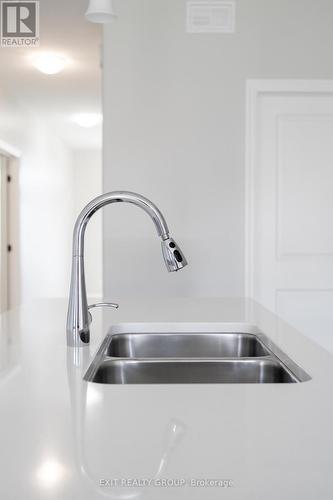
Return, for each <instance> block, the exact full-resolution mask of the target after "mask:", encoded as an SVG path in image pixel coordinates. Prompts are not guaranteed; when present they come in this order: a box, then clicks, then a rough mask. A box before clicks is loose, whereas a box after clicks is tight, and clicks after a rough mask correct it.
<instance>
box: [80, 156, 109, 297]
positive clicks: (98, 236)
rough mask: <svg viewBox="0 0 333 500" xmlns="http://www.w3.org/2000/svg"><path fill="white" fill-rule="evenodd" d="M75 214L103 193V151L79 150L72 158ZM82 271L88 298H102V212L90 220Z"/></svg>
mask: <svg viewBox="0 0 333 500" xmlns="http://www.w3.org/2000/svg"><path fill="white" fill-rule="evenodd" d="M73 167H74V187H75V188H74V210H75V216H77V215H78V214H79V213H80V212H81V210H82V208H83V207H84V206H85V205H86V204H87V203H89V201H91V200H92V199H93V198H95V197H96V196H99V195H100V194H101V193H102V151H100V150H82V151H81V150H78V151H74V154H73ZM85 271H86V286H87V294H88V297H94V298H101V297H102V295H103V290H102V288H103V286H102V212H99V213H96V214H95V215H94V216H93V217H92V219H91V220H90V222H89V224H88V227H87V231H86V238H85Z"/></svg>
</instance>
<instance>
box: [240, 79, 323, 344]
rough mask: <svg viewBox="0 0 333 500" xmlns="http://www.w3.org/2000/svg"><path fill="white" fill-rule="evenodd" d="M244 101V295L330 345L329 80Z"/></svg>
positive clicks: (256, 89)
mask: <svg viewBox="0 0 333 500" xmlns="http://www.w3.org/2000/svg"><path fill="white" fill-rule="evenodd" d="M247 102H248V104H247V106H248V107H247V262H246V267H247V294H248V295H249V296H251V297H253V298H254V299H256V300H257V301H258V302H260V303H262V304H263V305H264V306H266V307H267V308H269V309H270V310H272V311H274V312H276V313H277V314H278V315H279V316H281V317H283V318H284V319H286V320H287V321H288V322H289V323H291V324H293V325H294V326H296V327H297V328H298V329H299V330H301V331H303V332H304V333H305V334H307V335H308V336H310V337H311V338H313V339H314V340H316V341H317V342H319V343H321V344H322V345H323V346H324V347H326V348H328V349H330V350H332V351H333V82H331V81H302V80H301V81H250V82H248V92H247Z"/></svg>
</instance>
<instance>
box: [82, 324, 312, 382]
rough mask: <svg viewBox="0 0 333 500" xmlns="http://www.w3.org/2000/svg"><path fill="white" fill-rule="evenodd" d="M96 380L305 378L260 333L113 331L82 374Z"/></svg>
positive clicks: (268, 380)
mask: <svg viewBox="0 0 333 500" xmlns="http://www.w3.org/2000/svg"><path fill="white" fill-rule="evenodd" d="M84 379H85V380H87V381H90V382H96V383H100V384H264V383H275V384H276V383H297V382H305V381H307V380H310V377H309V375H307V373H305V372H304V370H302V369H301V368H300V367H299V366H298V365H296V364H295V363H294V362H293V361H292V360H291V359H290V358H289V357H288V356H286V354H285V353H283V352H282V351H281V350H280V349H279V348H278V347H277V346H276V345H275V344H273V343H272V342H271V340H270V339H269V338H268V337H266V336H265V335H264V334H263V333H257V334H253V333H241V332H232V333H228V332H221V333H191V332H187V333H178V332H173V333H165V332H163V333H161V332H158V333H154V332H150V333H144V332H141V333H135V332H131V333H120V334H118V333H115V334H110V335H107V336H106V337H105V339H104V341H103V343H102V345H101V347H100V348H99V350H98V352H97V354H96V356H95V358H94V360H93V361H92V363H91V365H90V367H89V369H88V371H87V372H86V374H85V377H84Z"/></svg>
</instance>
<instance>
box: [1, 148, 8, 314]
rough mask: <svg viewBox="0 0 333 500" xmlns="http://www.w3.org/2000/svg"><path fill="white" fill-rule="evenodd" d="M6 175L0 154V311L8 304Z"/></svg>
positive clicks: (4, 159) (6, 168) (4, 158)
mask: <svg viewBox="0 0 333 500" xmlns="http://www.w3.org/2000/svg"><path fill="white" fill-rule="evenodd" d="M7 175H8V160H7V158H6V157H5V156H3V155H1V154H0V312H3V311H5V310H6V309H7V306H8V249H7V245H8V223H7V222H8V221H7V217H8V213H7V191H8V190H7Z"/></svg>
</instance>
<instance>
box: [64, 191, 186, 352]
mask: <svg viewBox="0 0 333 500" xmlns="http://www.w3.org/2000/svg"><path fill="white" fill-rule="evenodd" d="M117 202H127V203H132V204H133V205H136V206H138V207H140V208H142V209H143V210H144V211H145V212H146V213H147V214H148V215H149V216H150V217H151V219H152V221H153V222H154V225H155V227H156V230H157V234H158V236H159V237H160V238H161V240H162V254H163V258H164V261H165V265H166V267H167V269H168V271H170V272H172V271H179V270H180V269H182V268H183V267H185V266H186V265H187V261H186V259H185V257H184V255H183V253H182V251H181V250H180V248H179V247H178V245H177V243H176V242H175V241H174V240H173V239H172V238H170V236H169V229H168V226H167V223H166V221H165V219H164V217H163V215H162V213H161V212H160V210H159V209H158V208H157V207H156V205H154V204H153V203H152V202H151V201H150V200H148V199H147V198H144V197H143V196H141V195H140V194H137V193H131V192H129V191H113V192H111V193H106V194H103V195H101V196H98V197H97V198H95V199H94V200H92V201H91V202H90V203H88V205H87V206H86V207H85V208H84V209H83V210H82V212H81V213H80V215H79V216H78V218H77V221H76V223H75V226H74V234H73V260H72V276H71V286H70V293H69V305H68V314H67V345H68V346H70V347H83V346H86V345H88V344H89V341H90V333H89V325H90V323H91V320H92V317H91V314H90V312H89V309H92V308H94V307H114V308H116V309H117V308H118V305H117V304H112V303H106V302H101V303H99V304H92V305H90V306H88V302H87V291H86V284H85V275H84V235H85V230H86V227H87V224H88V222H89V220H90V218H91V217H92V215H93V214H94V213H96V212H97V210H99V209H100V208H102V207H104V206H105V205H109V204H110V203H117Z"/></svg>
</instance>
